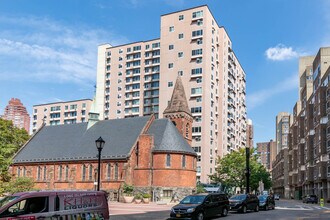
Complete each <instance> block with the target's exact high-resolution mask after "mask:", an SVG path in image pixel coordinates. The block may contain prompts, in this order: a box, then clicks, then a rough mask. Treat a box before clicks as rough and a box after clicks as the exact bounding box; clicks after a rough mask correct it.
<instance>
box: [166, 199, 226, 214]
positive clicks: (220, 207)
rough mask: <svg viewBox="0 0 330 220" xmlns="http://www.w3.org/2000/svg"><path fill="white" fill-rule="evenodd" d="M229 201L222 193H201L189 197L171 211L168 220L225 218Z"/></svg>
mask: <svg viewBox="0 0 330 220" xmlns="http://www.w3.org/2000/svg"><path fill="white" fill-rule="evenodd" d="M228 211H229V200H228V197H227V196H226V194H223V193H210V194H207V193H202V194H196V195H190V196H187V197H185V198H184V199H182V200H181V202H180V203H179V204H177V205H175V206H174V207H173V208H172V209H171V214H170V217H171V218H170V219H196V220H203V219H206V218H209V217H213V216H217V215H221V216H227V215H228Z"/></svg>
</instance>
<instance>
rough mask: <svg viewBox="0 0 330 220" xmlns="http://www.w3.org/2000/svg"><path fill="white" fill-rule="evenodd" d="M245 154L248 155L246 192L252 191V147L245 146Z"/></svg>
mask: <svg viewBox="0 0 330 220" xmlns="http://www.w3.org/2000/svg"><path fill="white" fill-rule="evenodd" d="M245 155H246V171H245V174H246V194H249V193H250V148H249V147H246V148H245Z"/></svg>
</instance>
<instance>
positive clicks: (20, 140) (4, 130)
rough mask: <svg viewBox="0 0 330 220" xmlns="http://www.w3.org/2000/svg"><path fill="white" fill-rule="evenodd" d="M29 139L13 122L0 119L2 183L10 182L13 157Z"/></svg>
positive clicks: (0, 170)
mask: <svg viewBox="0 0 330 220" xmlns="http://www.w3.org/2000/svg"><path fill="white" fill-rule="evenodd" d="M28 139H29V134H28V133H27V132H26V131H25V130H24V129H19V128H16V127H15V126H14V125H13V123H12V121H8V120H4V119H1V118H0V183H3V182H9V181H10V174H9V172H8V168H9V166H10V164H11V163H12V157H13V155H14V154H15V153H16V152H17V151H18V150H19V149H20V147H22V146H23V144H24V143H25V142H26V141H27V140H28Z"/></svg>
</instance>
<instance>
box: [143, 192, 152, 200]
mask: <svg viewBox="0 0 330 220" xmlns="http://www.w3.org/2000/svg"><path fill="white" fill-rule="evenodd" d="M142 196H143V198H145V199H149V198H151V195H150V194H149V193H144V194H143V195H142Z"/></svg>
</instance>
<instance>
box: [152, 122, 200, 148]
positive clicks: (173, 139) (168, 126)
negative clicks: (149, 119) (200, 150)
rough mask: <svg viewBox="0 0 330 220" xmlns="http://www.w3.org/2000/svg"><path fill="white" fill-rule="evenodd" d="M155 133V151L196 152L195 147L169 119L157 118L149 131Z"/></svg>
mask: <svg viewBox="0 0 330 220" xmlns="http://www.w3.org/2000/svg"><path fill="white" fill-rule="evenodd" d="M148 133H149V134H152V135H154V145H155V148H154V150H153V151H154V152H183V153H189V154H195V151H194V150H193V148H192V147H191V146H190V145H189V144H188V143H187V141H186V140H185V139H184V138H183V137H182V135H181V134H180V133H179V131H178V129H177V128H176V127H175V126H174V125H173V123H172V122H171V121H170V120H169V119H159V120H155V121H154V122H153V123H152V125H151V126H150V129H149V131H148Z"/></svg>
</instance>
